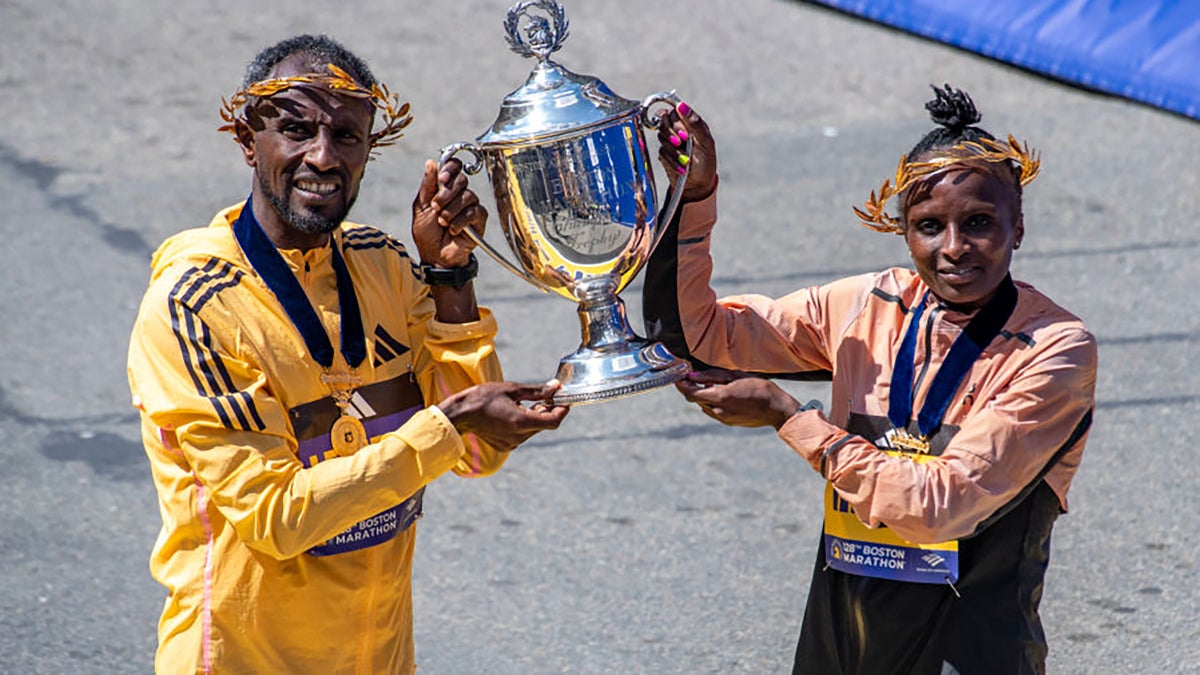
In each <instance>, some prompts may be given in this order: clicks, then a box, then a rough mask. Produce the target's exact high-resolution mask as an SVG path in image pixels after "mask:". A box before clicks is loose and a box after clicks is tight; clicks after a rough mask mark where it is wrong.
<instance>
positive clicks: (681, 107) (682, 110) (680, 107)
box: [675, 101, 692, 116]
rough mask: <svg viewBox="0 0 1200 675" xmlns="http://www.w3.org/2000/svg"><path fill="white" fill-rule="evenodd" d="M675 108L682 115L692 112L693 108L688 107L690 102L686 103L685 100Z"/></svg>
mask: <svg viewBox="0 0 1200 675" xmlns="http://www.w3.org/2000/svg"><path fill="white" fill-rule="evenodd" d="M675 109H676V110H678V111H679V114H680V115H685V116H686V115H691V114H692V109H691V108H690V107H688V104H686V103H684V102H683V101H680V102H679V105H677V106H675Z"/></svg>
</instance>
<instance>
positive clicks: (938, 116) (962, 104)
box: [925, 84, 983, 134]
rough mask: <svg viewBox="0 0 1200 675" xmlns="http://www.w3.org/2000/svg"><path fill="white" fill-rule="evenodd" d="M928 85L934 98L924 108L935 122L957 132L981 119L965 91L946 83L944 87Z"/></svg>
mask: <svg viewBox="0 0 1200 675" xmlns="http://www.w3.org/2000/svg"><path fill="white" fill-rule="evenodd" d="M930 87H931V88H932V89H933V93H934V99H933V100H932V101H929V102H928V103H926V104H925V109H926V110H928V111H929V117H930V118H932V119H933V121H934V122H935V123H936V124H939V125H941V126H943V127H946V128H947V129H949V130H950V131H952V132H954V133H956V134H957V133H961V132H962V130H963V129H966V128H967V127H969V126H971V125H973V124H978V123H979V121H980V120H982V119H983V115H981V114H979V110H978V109H977V108H976V107H975V102H974V101H972V100H971V97H970V96H969V95H968V94H967V92H965V91H963V90H961V89H955V88H954V87H951V86H950V85H948V84H947V85H946V86H945V88H944V89H938V88H937V87H934V86H933V85H930Z"/></svg>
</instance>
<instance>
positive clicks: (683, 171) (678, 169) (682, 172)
mask: <svg viewBox="0 0 1200 675" xmlns="http://www.w3.org/2000/svg"><path fill="white" fill-rule="evenodd" d="M675 173H677V174H679V175H680V176H682V175H683V174H685V173H687V169H685V168H683V167H682V166H677V167H675Z"/></svg>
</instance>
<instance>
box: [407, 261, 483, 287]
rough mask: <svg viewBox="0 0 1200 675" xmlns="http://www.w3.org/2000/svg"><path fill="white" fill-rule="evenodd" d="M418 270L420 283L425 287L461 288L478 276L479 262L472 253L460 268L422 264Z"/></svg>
mask: <svg viewBox="0 0 1200 675" xmlns="http://www.w3.org/2000/svg"><path fill="white" fill-rule="evenodd" d="M420 270H421V281H423V282H425V284H426V285H429V286H453V287H455V288H462V287H463V286H466V285H467V282H468V281H470V280H472V279H474V278H475V276H476V275H477V274H479V260H478V259H477V258H476V257H475V254H474V253H472V254H471V255H470V258H468V259H467V264H466V265H463V266H462V267H434V266H433V265H427V264H425V263H422V264H421V265H420Z"/></svg>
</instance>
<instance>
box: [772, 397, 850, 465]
mask: <svg viewBox="0 0 1200 675" xmlns="http://www.w3.org/2000/svg"><path fill="white" fill-rule="evenodd" d="M846 435H847V434H846V432H845V431H844V430H843V429H841V428H840V427H838V426H837V425H835V424H833V423H832V422H830V421H829V420H827V419H825V416H824V415H823V414H822V413H821V412H820V411H819V410H806V411H804V412H799V413H796V414H795V415H792V416H791V417H790V418H788V421H786V422H784V423H783V426H781V427H779V438H780V439H782V440H783V442H784V443H787V444H788V445H789V446H791V448H792V449H793V450H795V451H796V454H798V455H800V456H801V457H803V458H804V461H806V462H808V464H809V466H811V467H812V468H813V470H814V471H816V472H817V473H820V474H821V475H823V476H824V475H825V474H824V472H823V469H824V466H823V464H824V460H825V450H826V449H827V448H829V447H831V446H833V445H834V444H836V443H838V441H840V440H842V438H843V437H845V436H846Z"/></svg>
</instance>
